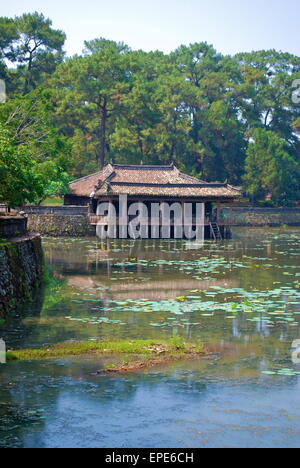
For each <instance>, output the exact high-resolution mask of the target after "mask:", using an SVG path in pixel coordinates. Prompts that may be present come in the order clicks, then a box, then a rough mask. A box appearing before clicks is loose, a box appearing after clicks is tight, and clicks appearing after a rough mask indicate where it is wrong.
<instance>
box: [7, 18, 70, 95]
mask: <svg viewBox="0 0 300 468" xmlns="http://www.w3.org/2000/svg"><path fill="white" fill-rule="evenodd" d="M0 31H1V33H0V57H2V58H5V59H7V60H8V61H9V62H12V63H14V64H17V71H16V72H15V71H14V72H12V74H11V77H12V78H13V77H14V76H15V75H16V76H17V80H15V79H12V81H13V82H14V85H13V86H12V89H15V90H18V91H19V92H24V93H27V92H29V91H30V90H32V89H34V88H35V87H36V86H37V85H38V84H39V83H41V81H42V79H43V78H44V75H45V74H47V73H53V71H54V70H55V68H56V65H57V64H58V63H60V62H61V61H62V59H63V51H62V47H63V45H64V42H65V40H66V36H65V34H64V33H63V32H62V31H60V30H55V29H53V28H52V21H51V20H50V19H47V18H45V17H44V15H43V14H39V13H37V12H35V13H31V14H29V13H25V14H23V15H22V16H19V17H15V18H14V19H12V18H5V17H1V18H0Z"/></svg>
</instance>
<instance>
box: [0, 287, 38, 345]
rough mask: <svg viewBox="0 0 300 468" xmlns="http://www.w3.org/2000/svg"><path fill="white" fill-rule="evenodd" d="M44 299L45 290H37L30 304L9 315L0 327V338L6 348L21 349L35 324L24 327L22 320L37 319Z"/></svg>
mask: <svg viewBox="0 0 300 468" xmlns="http://www.w3.org/2000/svg"><path fill="white" fill-rule="evenodd" d="M44 299H45V288H39V289H38V290H37V291H35V293H34V297H33V299H32V301H31V302H30V303H27V304H22V305H20V306H19V307H17V308H16V309H14V310H13V311H12V312H11V313H10V314H9V317H7V320H6V322H5V324H4V325H2V326H0V336H1V338H3V339H4V341H5V342H6V345H7V348H22V347H23V345H24V343H25V342H26V341H27V339H28V337H29V336H30V335H31V334H33V333H34V330H35V328H36V324H37V322H36V321H32V322H30V325H27V326H24V324H23V320H24V319H25V318H28V317H32V318H37V317H39V316H40V313H41V310H42V308H43V304H44Z"/></svg>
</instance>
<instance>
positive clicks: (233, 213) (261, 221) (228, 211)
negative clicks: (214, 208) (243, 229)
mask: <svg viewBox="0 0 300 468" xmlns="http://www.w3.org/2000/svg"><path fill="white" fill-rule="evenodd" d="M222 214H223V217H222V218H223V219H224V222H225V224H229V225H231V226H281V225H283V224H286V225H288V226H300V209H299V208H251V207H238V208H236V207H225V208H223V209H222Z"/></svg>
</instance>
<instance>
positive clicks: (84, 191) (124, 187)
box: [64, 164, 241, 238]
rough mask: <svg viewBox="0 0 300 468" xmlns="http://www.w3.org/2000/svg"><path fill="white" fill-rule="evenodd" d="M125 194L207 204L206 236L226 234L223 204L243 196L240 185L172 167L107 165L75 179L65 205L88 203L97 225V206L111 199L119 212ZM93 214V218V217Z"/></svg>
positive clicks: (155, 200)
mask: <svg viewBox="0 0 300 468" xmlns="http://www.w3.org/2000/svg"><path fill="white" fill-rule="evenodd" d="M120 195H126V196H127V200H128V206H129V205H130V204H132V203H136V202H143V203H144V204H145V205H147V206H150V204H151V203H168V204H173V203H176V202H179V203H181V204H183V203H192V204H193V213H194V208H195V210H196V204H197V203H203V204H205V225H206V231H205V237H213V238H222V237H226V229H225V224H224V222H223V220H222V213H221V207H222V205H224V204H226V205H228V204H230V203H232V202H233V201H234V200H236V199H238V198H239V197H240V195H241V193H240V190H239V189H238V188H237V187H234V186H232V185H229V184H227V183H219V182H213V183H212V182H205V181H203V180H200V179H197V178H195V177H191V176H189V175H186V174H183V173H182V172H180V171H179V170H178V169H177V168H176V167H175V166H174V165H173V164H172V165H170V166H143V165H140V166H129V165H118V164H108V165H107V166H105V167H104V169H103V170H102V171H99V172H96V173H95V174H91V175H89V176H86V177H82V178H80V179H78V180H75V181H74V182H72V183H71V184H70V192H69V193H68V194H67V195H65V200H64V204H65V205H73V206H74V205H75V206H87V205H88V206H89V212H90V217H91V221H92V223H93V219H94V224H97V223H98V222H99V220H97V216H96V215H97V206H98V204H99V203H101V202H103V201H110V202H111V203H113V205H114V206H115V208H116V213H117V214H118V213H119V206H118V205H119V197H120ZM93 216H94V218H93Z"/></svg>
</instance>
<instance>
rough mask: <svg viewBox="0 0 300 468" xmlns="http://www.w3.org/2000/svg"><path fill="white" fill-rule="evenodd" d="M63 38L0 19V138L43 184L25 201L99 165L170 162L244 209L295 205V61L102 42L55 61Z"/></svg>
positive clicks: (298, 163) (298, 70)
mask: <svg viewBox="0 0 300 468" xmlns="http://www.w3.org/2000/svg"><path fill="white" fill-rule="evenodd" d="M65 39H66V37H65V34H64V33H63V32H62V31H59V30H55V29H54V28H53V27H52V22H51V20H50V19H47V18H45V17H44V16H43V15H41V14H39V13H36V12H35V13H33V14H27V13H26V14H24V15H22V16H20V17H15V18H0V77H2V78H4V79H5V80H6V84H7V94H8V100H7V102H6V103H5V104H0V122H1V125H2V127H1V128H2V130H3V131H4V130H5V132H6V131H8V132H9V137H8V136H7V135H8V134H7V133H5V135H6V137H5V138H9V141H10V144H9V147H10V148H11V147H14V148H16V154H19V151H20V154H23V151H25V149H26V151H27V154H28V155H30V158H31V160H33V161H34V165H33V167H34V171H35V173H36V174H39V177H42V178H43V177H44V180H46V179H47V183H45V184H44V190H43V191H42V192H43V193H41V194H39V193H36V196H35V199H36V200H37V199H41V198H42V197H43V196H44V195H45V194H51V192H52V193H62V192H63V191H64V190H65V187H66V186H67V184H68V181H69V180H70V179H71V178H75V177H76V178H77V177H80V176H84V175H87V174H88V173H91V172H95V171H96V170H97V169H98V168H99V167H100V168H101V167H103V165H104V164H106V163H108V162H110V161H113V162H116V163H127V164H130V163H134V164H140V163H144V164H166V163H170V162H175V163H176V164H177V165H178V166H179V167H180V169H181V170H184V171H186V172H188V173H190V174H192V175H195V176H197V177H199V178H201V179H204V180H207V181H221V182H224V181H228V182H229V183H232V184H236V185H243V187H244V191H245V193H247V194H248V195H249V197H250V198H251V199H252V200H253V201H258V200H264V199H269V200H271V201H272V202H273V203H274V204H290V203H293V202H294V201H297V200H299V196H300V194H299V182H300V181H299V172H300V169H299V167H300V144H299V132H300V123H299V122H300V105H299V104H297V103H296V102H295V100H293V99H292V95H293V92H294V91H295V89H294V88H293V83H294V82H295V80H297V79H298V80H299V79H300V58H299V57H297V56H294V55H292V54H289V53H283V52H278V51H275V50H267V51H257V52H252V53H240V54H237V55H236V56H223V55H222V54H220V53H219V52H218V51H216V50H215V49H214V47H213V46H211V45H209V44H207V43H196V44H191V45H189V46H187V45H182V46H180V47H178V49H177V50H175V51H174V52H172V53H170V54H164V53H162V52H159V51H156V52H149V53H147V52H144V51H142V50H139V51H133V50H131V49H130V47H129V46H127V45H126V44H124V43H117V42H114V41H110V40H106V39H103V38H99V39H95V40H93V41H88V42H85V44H84V50H83V52H82V54H81V55H76V56H74V57H65V54H64V51H63V45H64V42H65ZM1 158H2V155H0V159H1ZM22 158H24V156H23V157H21V156H20V164H24V165H25V166H26V161H25V159H26V158H25V159H22ZM23 161H24V162H23ZM37 184H38V182H37ZM25 198H26V197H25Z"/></svg>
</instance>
